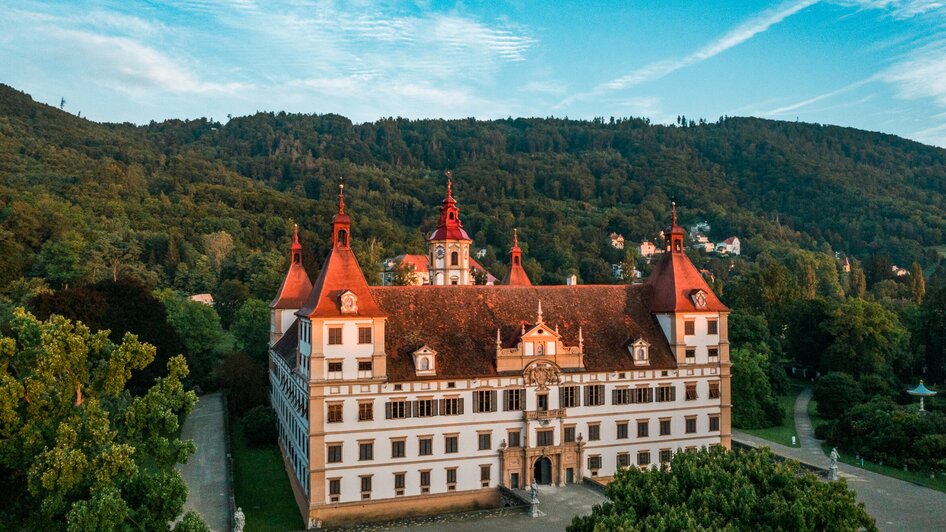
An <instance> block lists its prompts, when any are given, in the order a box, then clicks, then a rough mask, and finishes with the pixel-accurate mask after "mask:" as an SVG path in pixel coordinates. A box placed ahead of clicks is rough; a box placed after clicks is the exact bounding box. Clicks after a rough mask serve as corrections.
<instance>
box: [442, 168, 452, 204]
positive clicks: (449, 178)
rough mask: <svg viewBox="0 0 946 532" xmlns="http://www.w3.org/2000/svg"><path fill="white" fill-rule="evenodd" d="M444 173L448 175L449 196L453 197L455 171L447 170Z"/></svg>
mask: <svg viewBox="0 0 946 532" xmlns="http://www.w3.org/2000/svg"><path fill="white" fill-rule="evenodd" d="M444 175H446V176H447V197H448V198H452V197H453V172H451V171H450V170H447V171H446V172H444Z"/></svg>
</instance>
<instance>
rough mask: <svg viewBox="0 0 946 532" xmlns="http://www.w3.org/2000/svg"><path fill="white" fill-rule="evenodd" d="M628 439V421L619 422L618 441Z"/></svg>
mask: <svg viewBox="0 0 946 532" xmlns="http://www.w3.org/2000/svg"><path fill="white" fill-rule="evenodd" d="M626 438H627V421H618V439H619V440H623V439H626Z"/></svg>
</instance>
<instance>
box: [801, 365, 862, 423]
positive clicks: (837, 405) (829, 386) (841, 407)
mask: <svg viewBox="0 0 946 532" xmlns="http://www.w3.org/2000/svg"><path fill="white" fill-rule="evenodd" d="M812 398H813V399H814V400H815V401H817V402H818V414H820V415H821V417H823V418H826V419H837V418H839V417H841V415H842V414H844V413H845V412H847V411H848V410H849V409H850V408H852V407H854V406H855V405H857V404H859V403H860V402H861V401H863V400H864V394H863V393H862V391H861V386H860V384H858V382H857V381H856V380H854V377H852V376H850V375H848V374H847V373H841V372H839V371H832V372H831V373H828V374H827V375H822V376H821V377H819V378H818V380H817V381H816V382H815V390H814V394H813V395H812Z"/></svg>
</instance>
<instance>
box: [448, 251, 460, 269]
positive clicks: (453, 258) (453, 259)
mask: <svg viewBox="0 0 946 532" xmlns="http://www.w3.org/2000/svg"><path fill="white" fill-rule="evenodd" d="M450 265H451V266H459V265H460V254H459V253H457V252H456V251H453V252H451V253H450Z"/></svg>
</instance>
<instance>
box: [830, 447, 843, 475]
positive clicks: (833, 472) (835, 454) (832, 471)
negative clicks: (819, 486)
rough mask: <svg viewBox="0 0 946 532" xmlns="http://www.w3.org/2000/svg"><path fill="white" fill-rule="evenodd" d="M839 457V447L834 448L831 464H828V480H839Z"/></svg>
mask: <svg viewBox="0 0 946 532" xmlns="http://www.w3.org/2000/svg"><path fill="white" fill-rule="evenodd" d="M839 457H840V455H839V454H838V449H837V447H833V448H832V449H831V455H830V456H829V458H830V459H831V462H830V463H829V464H828V480H837V479H838V458H839Z"/></svg>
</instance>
